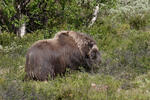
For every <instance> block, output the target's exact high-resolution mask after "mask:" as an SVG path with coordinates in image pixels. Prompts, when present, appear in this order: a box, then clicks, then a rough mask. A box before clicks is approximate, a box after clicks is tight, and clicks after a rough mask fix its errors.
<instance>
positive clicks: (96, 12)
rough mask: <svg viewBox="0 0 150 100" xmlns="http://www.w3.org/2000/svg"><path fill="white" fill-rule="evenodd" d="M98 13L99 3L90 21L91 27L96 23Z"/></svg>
mask: <svg viewBox="0 0 150 100" xmlns="http://www.w3.org/2000/svg"><path fill="white" fill-rule="evenodd" d="M98 13H99V4H98V5H97V6H96V7H95V10H94V13H93V18H92V20H91V22H90V25H89V27H91V26H92V25H93V24H94V23H95V21H96V19H97V16H98Z"/></svg>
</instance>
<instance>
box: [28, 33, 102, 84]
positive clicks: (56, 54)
mask: <svg viewBox="0 0 150 100" xmlns="http://www.w3.org/2000/svg"><path fill="white" fill-rule="evenodd" d="M100 61H101V56H100V52H99V49H98V47H97V45H96V42H95V41H94V40H93V39H92V37H90V36H89V35H86V34H84V33H80V32H74V31H60V32H58V33H56V34H55V36H54V38H52V39H47V40H39V41H37V42H35V43H34V44H33V45H32V46H31V47H30V48H29V50H28V52H27V54H26V65H25V72H26V79H32V80H40V81H44V80H48V78H49V77H51V78H54V77H55V76H56V75H58V74H59V75H61V74H64V73H65V72H66V69H67V68H69V69H73V70H78V69H79V67H80V66H82V67H84V68H85V69H86V70H87V71H89V70H90V69H91V68H92V67H93V66H95V65H98V64H99V63H100Z"/></svg>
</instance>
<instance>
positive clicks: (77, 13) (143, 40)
mask: <svg viewBox="0 0 150 100" xmlns="http://www.w3.org/2000/svg"><path fill="white" fill-rule="evenodd" d="M53 1H54V0H45V2H46V3H48V4H49V5H52V2H53ZM77 1H78V3H76V2H77ZM77 1H76V0H74V1H68V0H66V1H65V0H62V2H58V3H56V4H54V5H52V6H47V7H46V8H45V9H46V12H45V13H43V11H41V10H40V9H39V8H37V7H36V5H37V3H38V0H35V1H33V2H32V3H30V4H29V5H28V6H27V8H28V9H29V13H30V15H31V16H30V17H29V16H28V18H29V20H28V23H35V24H34V25H35V26H32V25H33V24H28V25H27V27H28V28H27V29H29V30H31V31H29V30H28V32H31V33H28V34H26V35H25V36H24V37H23V38H19V37H17V36H16V35H15V34H13V32H12V33H10V32H11V31H8V30H7V29H5V27H4V26H2V34H0V100H149V99H150V95H149V94H150V29H149V25H150V22H149V21H150V14H149V13H147V12H148V11H150V9H149V7H150V4H149V3H148V0H140V1H139V0H128V2H126V1H124V0H119V1H114V0H109V2H107V1H106V0H101V2H94V1H93V2H90V4H89V3H88V2H86V0H84V1H85V2H84V3H83V2H81V1H82V0H81V1H80V0H77ZM0 2H1V1H0ZM97 3H99V4H100V5H101V6H100V12H99V14H98V17H97V20H96V22H95V23H94V24H93V26H92V27H90V28H89V27H87V26H88V24H89V22H90V20H91V18H92V13H93V8H94V7H95V5H97ZM89 5H90V7H89V8H88V6H89ZM41 6H42V5H41ZM43 6H44V3H43ZM8 7H9V6H8ZM10 7H13V5H10ZM6 9H7V8H5V11H9V10H8V9H7V10H6ZM9 9H11V8H9ZM0 10H1V8H0ZM11 10H12V9H11ZM50 11H52V12H51V13H53V14H54V15H53V14H52V16H51V15H50V14H49V13H48V12H50ZM11 13H13V12H11ZM38 14H39V15H40V16H36V15H38ZM55 14H58V15H59V16H57V15H55ZM9 16H12V14H10V15H9ZM9 16H8V17H9ZM47 16H48V17H47ZM43 17H47V18H48V20H47V21H46V23H47V24H44V23H42V20H39V19H42V18H43ZM28 18H27V19H28ZM30 18H33V19H32V20H31V19H30ZM34 18H35V19H34ZM36 18H37V19H36ZM38 21H39V22H38ZM37 26H38V27H37ZM6 27H8V26H7V24H6ZM60 30H74V31H81V32H85V33H87V34H90V35H91V36H93V38H94V39H95V40H96V42H97V44H98V47H99V49H100V51H101V55H102V63H101V65H100V66H99V68H97V69H95V70H94V71H95V73H87V72H84V71H83V72H78V71H69V72H67V73H66V75H65V76H64V77H60V76H58V77H56V78H55V79H54V80H49V81H46V82H40V81H32V80H31V81H23V79H24V76H25V72H24V64H25V54H26V51H27V49H28V48H29V47H30V46H31V45H32V44H33V43H34V42H35V41H37V40H41V39H47V38H51V37H53V35H54V34H55V33H56V32H58V31H60ZM32 31H33V32H32Z"/></svg>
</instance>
